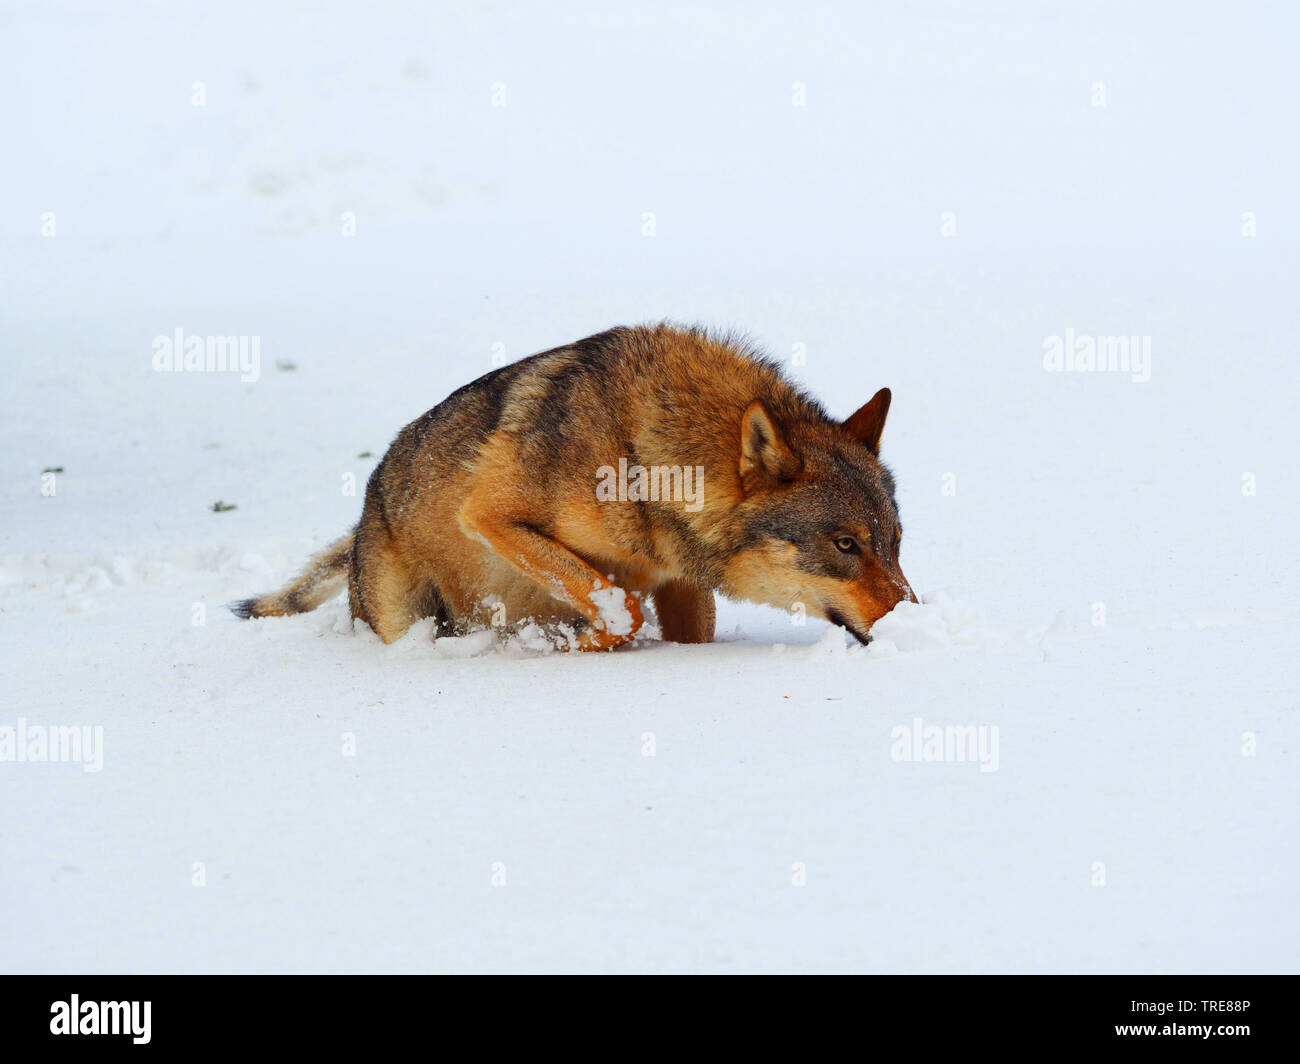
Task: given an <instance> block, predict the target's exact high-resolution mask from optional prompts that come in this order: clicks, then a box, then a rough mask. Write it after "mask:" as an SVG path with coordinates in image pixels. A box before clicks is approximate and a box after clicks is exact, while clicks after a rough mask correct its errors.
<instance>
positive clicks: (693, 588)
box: [654, 580, 717, 643]
mask: <svg viewBox="0 0 1300 1064" xmlns="http://www.w3.org/2000/svg"><path fill="white" fill-rule="evenodd" d="M654 602H655V613H656V614H657V615H658V617H659V630H660V632H662V633H663V637H664V638H665V639H667V640H670V641H671V642H673V643H712V642H713V626H714V622H715V620H716V618H717V607H716V606H715V605H714V602H713V592H712V590H710V589H709V588H707V587H699V586H698V585H696V584H692V583H688V582H687V581H685V580H670V581H668V583H666V584H662V585H661V586H659V587H658V588H656V589H655V593H654Z"/></svg>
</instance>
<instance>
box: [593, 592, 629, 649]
mask: <svg viewBox="0 0 1300 1064" xmlns="http://www.w3.org/2000/svg"><path fill="white" fill-rule="evenodd" d="M589 597H590V599H591V601H592V602H593V603H595V605H596V613H597V615H598V616H597V624H598V626H599V627H601V628H603V629H604V630H605V631H607V632H608V633H609V634H610V635H627V634H628V633H629V632H631V631H632V625H633V621H632V611H631V610H629V609H628V608H627V593H626V592H625V591H623V590H621V589H619V588H617V587H601V586H600V581H599V580H597V581H596V587H595V589H594V590H593V591H592V592H591V594H590V596H589Z"/></svg>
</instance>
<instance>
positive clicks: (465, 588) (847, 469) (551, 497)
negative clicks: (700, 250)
mask: <svg viewBox="0 0 1300 1064" xmlns="http://www.w3.org/2000/svg"><path fill="white" fill-rule="evenodd" d="M889 399H890V395H889V391H888V389H881V390H880V391H879V392H878V393H877V394H876V395H875V396H874V397H873V398H872V399H871V401H870V402H868V403H867V404H866V405H865V406H863V407H862V408H861V409H859V410H858V411H857V412H856V413H855V414H853V416H851V417H850V418H849V419H848V420H846V421H844V422H842V423H841V422H837V421H833V420H832V419H831V418H829V417H828V416H827V415H826V413H825V412H824V411H823V410H822V408H821V406H820V405H818V404H817V403H816V402H815V401H814V400H812V399H810V398H809V397H808V396H806V395H804V394H803V393H802V392H800V391H799V390H798V389H796V388H795V387H793V386H792V385H791V384H790V383H788V382H787V381H786V380H785V379H784V378H783V377H782V376H781V374H780V372H779V371H778V369H777V367H776V366H775V364H773V363H772V362H770V361H767V360H766V359H763V358H761V357H758V356H757V355H755V354H754V353H753V352H752V351H751V350H750V349H749V348H748V346H747V345H746V344H745V343H744V342H742V341H739V340H736V339H733V338H729V337H717V336H713V335H710V334H708V333H706V332H705V331H703V330H699V329H683V328H677V327H674V326H669V325H659V326H656V327H636V328H617V329H611V330H609V331H608V332H603V333H600V334H599V335H596V336H590V337H588V338H587V339H585V340H580V341H578V342H577V343H574V344H571V345H569V346H567V347H559V348H556V349H554V350H552V351H546V352H543V353H542V354H538V355H533V356H532V357H530V358H525V359H522V360H520V361H519V362H515V363H513V364H511V365H508V366H503V367H502V368H500V369H497V370H494V371H492V372H491V373H488V374H486V375H484V376H482V377H480V378H479V379H478V380H476V381H473V382H472V383H470V384H467V385H465V386H464V387H463V388H461V389H459V390H458V391H456V392H453V393H452V394H451V395H450V396H448V397H447V399H445V400H444V401H443V402H441V403H440V404H438V406H436V407H434V408H433V409H432V410H430V411H429V412H428V413H426V414H425V415H423V416H422V417H420V418H418V419H416V420H415V421H413V422H412V423H411V424H409V425H407V426H406V428H404V429H403V430H402V431H401V432H400V433H399V434H398V436H397V439H396V440H395V441H394V442H393V445H392V446H391V447H390V448H389V450H388V453H387V454H386V455H385V456H384V458H383V461H381V462H380V463H379V465H378V466H377V467H376V468H375V471H374V473H372V474H371V477H370V481H369V483H368V484H367V486H366V497H365V506H364V508H363V510H362V514H361V520H360V522H359V523H358V525H357V527H356V530H355V532H354V533H353V534H352V535H351V536H347V537H345V538H344V539H341V540H339V541H338V542H336V543H334V544H333V545H332V546H330V547H329V548H327V549H326V550H325V551H323V552H322V553H321V554H319V555H317V556H316V557H315V558H314V559H313V560H312V562H311V564H310V565H309V566H308V568H307V569H306V570H305V571H304V573H303V574H302V575H301V576H299V577H298V578H297V579H296V580H295V581H294V582H293V583H291V584H290V585H289V586H288V587H286V588H284V589H282V590H280V591H278V592H275V593H274V594H270V595H266V596H264V597H262V598H258V599H250V600H248V601H247V602H243V603H239V604H237V605H236V606H235V607H233V608H234V610H235V612H236V613H238V614H239V615H240V616H242V617H271V616H282V615H285V614H290V613H300V612H303V611H305V610H310V609H314V608H315V607H317V606H319V605H320V604H321V603H322V602H324V601H325V600H326V599H327V598H329V597H330V596H331V595H332V594H334V593H335V592H337V591H339V590H341V589H342V586H343V583H344V581H345V580H346V582H347V584H348V587H349V597H350V600H351V607H352V615H353V617H356V618H360V619H362V620H364V621H367V622H368V623H369V624H370V626H371V628H373V629H374V630H375V632H377V633H378V635H379V637H380V638H381V639H382V640H383V641H384V642H385V643H391V642H392V641H393V640H395V639H397V638H399V637H400V636H401V635H402V634H403V633H404V632H405V631H406V629H407V628H408V627H409V626H410V625H411V624H412V623H413V622H414V621H416V620H418V619H420V618H422V617H430V616H432V617H435V618H437V620H438V628H439V631H464V630H467V629H469V628H472V627H475V626H479V625H486V624H489V623H493V622H498V623H499V622H500V620H501V619H502V612H501V611H502V610H503V609H504V617H505V619H507V620H508V621H509V622H514V621H518V620H521V619H524V618H532V619H535V620H538V621H541V622H555V621H558V622H567V623H569V624H571V625H573V626H574V629H575V631H578V632H580V633H581V634H580V635H579V637H578V638H577V640H576V646H577V648H578V649H583V650H603V649H609V648H612V647H615V646H618V645H620V644H622V643H625V642H627V641H628V640H629V639H631V638H632V637H633V636H634V635H635V633H636V630H637V628H639V627H640V625H641V623H642V614H641V609H640V599H639V595H640V594H644V593H649V594H650V595H651V597H652V599H653V602H654V605H655V609H656V612H657V615H658V620H659V624H660V628H661V630H662V632H663V635H664V637H665V638H667V639H671V640H675V641H678V642H708V641H709V640H711V639H712V638H713V627H714V602H713V592H714V590H718V591H720V592H722V593H723V594H724V595H727V596H729V597H733V598H740V599H748V600H751V601H755V602H763V603H767V604H769V605H773V606H777V607H779V608H782V609H791V608H796V604H802V605H803V608H804V609H805V610H806V611H807V613H810V614H812V615H813V616H820V617H825V618H827V619H829V620H831V621H833V622H834V623H837V624H840V625H843V626H844V627H846V628H847V629H848V630H849V631H850V632H852V633H853V634H854V635H855V636H857V637H858V638H859V639H860V640H863V641H866V638H867V632H868V630H869V629H870V627H871V625H872V623H874V622H875V621H876V620H877V619H878V618H880V617H881V616H883V615H884V614H885V613H887V612H889V610H890V609H892V608H893V607H894V606H895V605H896V604H897V603H898V602H900V601H902V600H904V599H912V600H914V596H913V595H912V591H911V588H910V587H909V586H908V583H907V581H906V579H905V578H904V577H903V573H902V570H901V569H900V568H899V564H898V548H899V540H900V537H901V534H902V530H901V527H900V526H899V523H898V509H897V505H896V503H895V501H894V486H893V478H892V477H891V476H890V474H889V471H888V470H887V469H886V468H885V467H884V466H883V465H882V464H881V463H880V461H879V459H878V454H879V448H880V435H881V431H882V430H883V428H884V423H885V416H886V414H887V413H888V410H889ZM620 459H625V460H626V463H627V465H628V466H630V467H634V466H638V465H639V466H643V467H647V468H649V467H656V466H657V467H683V468H685V467H696V468H702V469H703V470H704V474H703V492H702V499H700V500H696V504H694V505H691V506H687V505H685V504H684V502H683V501H682V500H681V499H680V498H678V499H664V498H660V499H658V500H657V501H652V500H642V499H639V498H635V499H629V500H618V499H613V500H611V499H609V498H608V497H607V496H606V497H604V498H601V497H599V493H598V492H597V484H598V482H599V480H600V478H601V475H602V474H601V470H602V467H613V468H618V467H619V460H620ZM700 503H702V505H700ZM633 593H636V594H633Z"/></svg>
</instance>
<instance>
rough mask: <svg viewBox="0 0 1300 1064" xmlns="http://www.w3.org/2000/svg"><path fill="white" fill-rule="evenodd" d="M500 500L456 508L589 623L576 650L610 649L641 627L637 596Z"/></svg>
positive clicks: (469, 530)
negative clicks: (507, 512)
mask: <svg viewBox="0 0 1300 1064" xmlns="http://www.w3.org/2000/svg"><path fill="white" fill-rule="evenodd" d="M499 505H500V503H499V500H492V499H487V498H482V499H479V500H476V498H475V496H474V495H472V494H471V495H470V497H469V498H468V499H466V501H465V504H464V505H463V506H462V507H461V510H460V524H461V527H462V528H463V529H464V530H465V532H466V534H467V535H470V536H475V537H477V538H478V539H479V540H480V541H481V542H483V543H485V544H487V546H488V547H490V548H491V549H492V550H493V551H495V552H496V553H497V554H498V555H499V556H500V557H501V559H502V560H503V561H505V562H507V563H508V564H509V565H511V566H513V567H514V568H515V569H517V570H518V571H519V572H521V573H522V574H523V575H524V576H526V577H527V578H528V579H529V580H531V581H532V582H533V583H535V584H537V586H538V587H541V588H543V589H545V590H546V591H547V592H549V593H550V594H551V595H552V596H553V597H554V598H557V599H559V600H560V601H561V602H565V603H567V604H568V605H570V606H572V607H573V608H574V609H576V610H578V611H579V612H580V613H581V614H582V615H583V616H584V617H586V618H587V620H588V621H589V622H590V627H589V628H588V629H587V630H586V631H585V632H583V633H582V635H581V636H579V637H578V640H577V643H576V644H575V646H576V649H578V650H613V649H614V648H615V647H617V646H622V645H623V644H624V643H626V642H628V641H629V640H631V639H632V637H633V636H634V635H636V633H637V629H639V628H640V627H641V624H642V616H641V604H640V602H638V601H637V599H636V597H635V596H633V595H630V594H628V593H627V592H626V591H624V590H622V589H621V588H618V587H614V586H612V585H611V584H610V582H609V580H607V579H606V578H605V577H603V576H601V574H600V573H599V572H597V571H596V570H595V569H593V568H592V567H591V566H590V565H588V564H587V563H586V562H584V561H583V560H582V559H581V558H579V557H578V556H577V555H576V554H574V553H573V552H572V551H571V550H569V549H568V548H567V547H565V546H564V545H563V544H561V543H558V542H557V541H555V540H553V539H551V538H550V537H549V536H545V535H543V534H542V533H540V532H538V531H537V530H536V529H534V528H532V527H530V526H529V525H528V524H527V523H525V522H524V521H522V520H516V519H514V518H510V517H505V516H503V515H502V514H501V513H500V512H499V511H497V510H496V509H495V507H497V506H499Z"/></svg>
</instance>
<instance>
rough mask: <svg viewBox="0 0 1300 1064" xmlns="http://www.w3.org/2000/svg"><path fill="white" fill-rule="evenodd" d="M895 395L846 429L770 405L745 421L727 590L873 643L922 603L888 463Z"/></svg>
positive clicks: (879, 399)
mask: <svg viewBox="0 0 1300 1064" xmlns="http://www.w3.org/2000/svg"><path fill="white" fill-rule="evenodd" d="M889 399H890V395H889V389H888V388H882V389H881V390H880V391H878V392H877V393H876V394H875V396H874V397H873V398H872V399H871V401H870V402H869V403H867V404H866V405H865V406H863V407H862V408H861V409H860V410H858V411H857V413H855V414H854V415H853V416H852V417H850V418H849V419H848V420H847V421H845V422H843V423H842V424H836V423H834V422H825V423H811V422H809V421H807V420H806V419H803V418H789V419H787V420H786V422H785V423H783V421H782V419H781V417H780V416H779V415H776V414H774V413H773V412H772V411H769V409H768V408H767V407H766V406H764V404H763V403H762V402H761V401H755V402H753V403H751V404H750V405H749V407H748V409H746V411H745V413H744V416H743V417H742V419H741V425H740V454H739V472H740V487H741V491H742V493H743V501H741V503H740V504H739V506H738V507H737V509H736V511H735V516H736V519H737V520H738V521H739V522H740V525H741V529H742V531H743V535H742V536H741V544H742V545H741V547H740V549H739V550H737V551H736V552H734V553H733V555H732V556H731V558H730V560H729V562H728V564H727V567H726V576H725V579H724V582H723V586H722V590H723V592H724V593H726V594H729V595H733V596H735V597H737V598H744V599H748V600H750V601H752V602H762V603H766V604H768V605H771V606H777V607H779V608H781V609H787V610H788V609H798V608H799V607H800V606H802V608H803V609H804V610H805V611H806V612H807V613H810V614H812V615H813V616H815V617H824V618H825V619H826V620H828V621H830V622H831V623H833V624H838V625H841V626H842V627H844V628H847V629H848V630H849V631H850V632H852V633H853V635H854V636H856V637H857V639H858V640H859V641H860V642H863V643H865V642H867V640H868V634H867V633H868V632H869V631H870V629H871V626H872V625H873V624H874V623H875V622H876V621H877V620H879V619H880V618H881V617H883V616H884V615H885V614H886V613H888V612H889V611H890V610H892V609H893V608H894V607H895V606H896V605H897V604H898V603H899V602H902V601H904V600H907V601H911V602H915V601H916V596H915V595H914V594H913V593H912V588H911V587H910V586H909V584H908V582H907V579H906V577H904V576H903V570H902V569H901V568H899V564H898V551H899V546H900V543H901V541H902V537H903V528H902V525H901V524H900V523H899V520H898V504H897V503H896V502H895V500H894V478H893V477H892V476H891V475H890V473H889V470H888V469H886V468H885V467H884V465H882V464H881V462H880V458H879V455H880V436H881V433H882V432H883V431H884V427H885V416H886V414H888V413H889Z"/></svg>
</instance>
